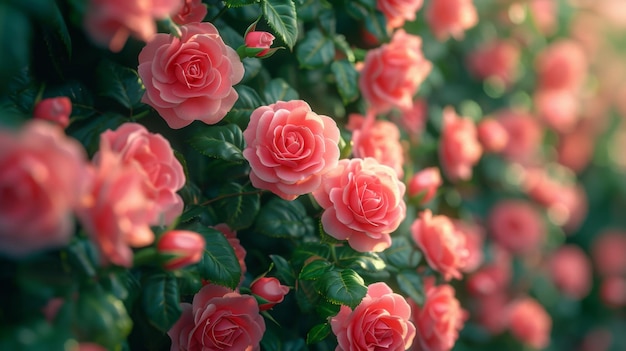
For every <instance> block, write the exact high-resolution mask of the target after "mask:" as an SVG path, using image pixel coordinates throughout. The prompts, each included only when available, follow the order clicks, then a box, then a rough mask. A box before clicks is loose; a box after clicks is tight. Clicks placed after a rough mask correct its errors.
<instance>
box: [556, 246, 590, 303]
mask: <svg viewBox="0 0 626 351" xmlns="http://www.w3.org/2000/svg"><path fill="white" fill-rule="evenodd" d="M549 268H550V275H551V277H552V280H553V281H554V284H555V285H556V286H557V287H558V288H559V290H560V291H561V292H562V293H563V294H565V295H567V296H570V297H571V298H574V299H581V298H583V297H585V296H586V295H587V294H588V293H589V290H591V283H592V273H591V261H590V260H589V258H587V256H586V255H585V253H584V252H583V250H581V249H580V248H579V247H578V246H574V245H564V246H561V247H560V248H558V249H557V250H556V251H555V252H554V253H553V254H552V255H551V257H550V261H549Z"/></svg>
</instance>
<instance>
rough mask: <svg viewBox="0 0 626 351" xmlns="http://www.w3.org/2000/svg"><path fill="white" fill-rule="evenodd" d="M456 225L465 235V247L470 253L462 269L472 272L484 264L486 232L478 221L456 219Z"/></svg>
mask: <svg viewBox="0 0 626 351" xmlns="http://www.w3.org/2000/svg"><path fill="white" fill-rule="evenodd" d="M453 223H454V227H455V228H456V230H457V231H458V232H460V233H461V234H462V235H463V236H464V237H465V248H466V249H467V252H468V255H467V259H466V260H465V265H464V266H463V268H462V269H461V270H462V271H463V272H465V273H471V272H474V271H475V270H477V269H478V267H480V266H481V265H482V264H483V260H484V255H483V245H484V243H485V233H484V230H483V228H482V227H481V226H479V225H478V224H476V223H472V222H467V221H461V220H455V221H453Z"/></svg>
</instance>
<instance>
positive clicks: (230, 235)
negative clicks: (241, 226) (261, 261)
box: [213, 223, 248, 284]
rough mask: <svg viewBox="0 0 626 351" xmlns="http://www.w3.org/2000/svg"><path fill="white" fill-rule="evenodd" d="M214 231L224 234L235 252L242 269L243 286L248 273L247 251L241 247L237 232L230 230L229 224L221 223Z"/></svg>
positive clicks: (240, 281)
mask: <svg viewBox="0 0 626 351" xmlns="http://www.w3.org/2000/svg"><path fill="white" fill-rule="evenodd" d="M213 229H216V230H219V231H220V232H221V233H222V234H224V236H225V237H226V240H228V243H229V244H230V246H231V247H232V248H233V250H234V251H235V256H237V260H238V261H239V267H240V268H241V278H240V280H239V284H241V283H242V282H243V280H244V278H245V274H246V272H247V271H248V269H247V267H246V249H244V247H243V246H241V243H240V242H239V238H237V232H236V231H234V230H232V229H230V227H229V226H228V224H226V223H220V224H217V225H215V226H213Z"/></svg>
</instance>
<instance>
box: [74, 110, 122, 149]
mask: <svg viewBox="0 0 626 351" xmlns="http://www.w3.org/2000/svg"><path fill="white" fill-rule="evenodd" d="M126 121H128V120H127V119H126V117H124V116H122V115H120V114H117V113H113V112H108V113H105V114H102V115H97V116H91V117H89V118H87V119H85V120H81V121H80V123H72V124H71V125H70V126H69V127H68V129H67V132H68V134H69V135H71V136H72V137H74V138H76V139H78V140H79V141H80V142H81V143H82V144H83V145H84V146H85V148H86V149H87V152H88V153H89V154H90V155H93V154H94V153H95V152H96V151H97V150H98V149H99V148H100V147H99V144H100V134H102V132H104V131H105V130H107V129H117V127H119V126H120V125H121V124H122V123H124V122H126Z"/></svg>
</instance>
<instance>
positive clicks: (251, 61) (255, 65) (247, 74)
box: [241, 57, 263, 83]
mask: <svg viewBox="0 0 626 351" xmlns="http://www.w3.org/2000/svg"><path fill="white" fill-rule="evenodd" d="M241 62H243V69H244V74H243V78H242V79H241V83H246V82H248V81H249V80H251V79H253V78H254V77H256V76H257V75H258V74H259V72H261V69H262V68H263V64H262V63H261V59H258V58H256V57H244V59H243V60H241Z"/></svg>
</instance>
